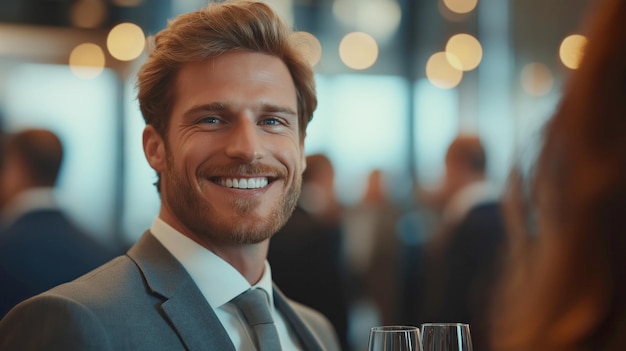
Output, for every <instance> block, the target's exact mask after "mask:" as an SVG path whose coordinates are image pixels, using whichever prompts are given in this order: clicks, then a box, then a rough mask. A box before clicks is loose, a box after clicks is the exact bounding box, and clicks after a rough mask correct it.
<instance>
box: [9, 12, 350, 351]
mask: <svg viewBox="0 0 626 351" xmlns="http://www.w3.org/2000/svg"><path fill="white" fill-rule="evenodd" d="M289 34H290V33H289V31H288V30H287V29H286V27H285V26H284V24H283V23H282V22H281V21H280V19H279V18H278V17H277V15H276V14H275V13H274V12H272V10H271V9H270V8H269V7H268V6H267V5H265V4H263V3H260V2H224V3H213V4H210V5H209V6H208V7H207V8H206V9H204V10H201V11H196V12H193V13H190V14H186V15H182V16H179V17H178V18H177V19H175V20H174V21H172V22H170V23H169V25H168V28H166V29H165V30H163V31H162V32H160V33H159V34H158V35H157V36H156V38H155V47H154V49H153V50H152V52H151V54H150V56H149V58H148V60H147V62H146V63H145V64H144V66H143V67H142V68H141V70H140V72H139V76H138V88H139V92H138V98H139V103H140V108H141V111H142V113H143V116H144V119H145V120H146V123H147V125H146V128H145V130H144V134H143V146H144V151H145V155H146V158H147V160H148V162H149V164H150V165H151V167H152V168H153V169H154V170H155V171H156V172H157V174H158V176H159V179H158V180H157V187H158V189H159V190H160V195H161V209H160V212H159V215H158V217H157V218H156V219H155V220H154V222H153V225H152V227H151V228H150V230H149V231H147V232H146V233H145V234H144V235H143V237H142V238H141V239H140V240H139V241H138V242H137V243H136V244H135V245H134V246H133V247H132V248H131V249H130V250H129V251H128V253H127V255H126V256H122V257H119V258H116V259H115V260H113V261H112V262H110V263H108V264H106V265H104V266H102V267H101V268H99V269H97V270H95V271H93V272H92V273H91V274H88V275H86V276H85V277H82V278H81V279H78V280H76V281H74V282H71V283H69V284H66V285H61V286H59V287H57V288H55V289H53V290H51V291H49V292H47V293H44V294H43V295H39V296H38V297H35V298H34V299H31V300H28V301H27V302H25V303H23V304H21V305H18V306H17V307H16V308H15V309H13V310H12V311H11V312H10V313H9V314H8V315H7V316H6V317H5V318H4V319H3V320H2V321H1V322H0V349H2V350H17V349H19V350H31V349H39V348H46V349H62V350H254V349H255V347H256V348H263V347H264V346H263V345H264V344H265V342H266V341H268V339H269V338H266V337H264V336H263V335H265V334H260V333H258V334H257V333H256V331H255V330H253V329H252V328H251V327H248V326H247V324H246V320H248V315H247V313H246V311H245V309H244V308H240V307H238V306H237V305H236V301H238V300H239V297H240V296H242V294H245V293H246V292H247V291H248V290H250V289H253V290H252V291H258V290H257V289H262V290H263V291H265V293H267V295H266V297H267V298H266V299H265V305H266V306H267V305H268V300H269V302H270V303H269V305H270V306H271V309H272V317H273V321H274V323H275V325H276V329H275V330H274V333H277V334H278V338H279V340H280V346H273V347H271V349H273V350H279V349H281V348H282V349H284V350H337V349H338V342H337V338H336V335H335V333H334V331H333V329H332V327H331V325H330V323H329V322H328V320H326V319H325V318H324V317H323V316H322V315H321V314H320V313H318V312H316V311H313V310H311V309H309V308H306V307H304V306H302V305H299V304H297V303H295V302H292V301H290V300H287V299H286V298H285V296H284V295H283V294H282V293H281V292H280V291H279V290H278V289H277V288H276V287H273V286H272V282H271V271H270V267H269V264H268V263H267V262H266V255H267V251H268V244H269V239H270V237H271V236H272V234H274V233H275V232H276V231H278V229H279V228H280V227H281V226H282V225H283V224H284V223H285V222H286V220H287V218H288V217H289V215H290V214H291V212H292V210H293V208H294V206H295V204H296V201H297V198H298V195H299V192H300V183H301V175H302V172H303V170H304V168H305V158H304V150H303V145H304V135H305V129H306V125H307V123H308V121H309V120H310V118H311V116H312V113H313V111H314V109H315V107H316V104H317V100H316V96H315V92H314V91H315V85H314V81H313V72H312V69H311V67H310V65H309V64H308V63H306V61H305V60H304V58H303V57H302V56H301V55H300V53H299V52H297V50H296V49H295V46H294V45H293V43H291V42H290V36H289ZM255 329H256V327H255ZM272 339H275V338H272Z"/></svg>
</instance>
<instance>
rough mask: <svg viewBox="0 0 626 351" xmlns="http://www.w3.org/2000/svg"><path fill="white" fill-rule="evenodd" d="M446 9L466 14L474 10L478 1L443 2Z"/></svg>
mask: <svg viewBox="0 0 626 351" xmlns="http://www.w3.org/2000/svg"><path fill="white" fill-rule="evenodd" d="M443 3H444V4H445V5H446V7H447V8H448V9H449V10H450V11H452V12H455V13H468V12H471V11H472V10H474V9H475V8H476V5H477V4H478V0H443Z"/></svg>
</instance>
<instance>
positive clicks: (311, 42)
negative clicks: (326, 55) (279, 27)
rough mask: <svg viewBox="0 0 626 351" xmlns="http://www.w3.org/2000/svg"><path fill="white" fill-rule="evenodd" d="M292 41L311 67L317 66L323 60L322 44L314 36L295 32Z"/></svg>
mask: <svg viewBox="0 0 626 351" xmlns="http://www.w3.org/2000/svg"><path fill="white" fill-rule="evenodd" d="M292 39H293V41H294V43H295V46H296V47H297V48H298V49H299V50H300V51H301V52H302V54H303V55H304V57H305V58H306V59H307V61H308V62H309V63H310V64H311V66H315V65H316V64H317V63H318V62H319V61H320V60H321V59H322V44H320V41H319V40H317V38H316V37H315V36H314V35H313V34H311V33H308V32H295V33H293V35H292Z"/></svg>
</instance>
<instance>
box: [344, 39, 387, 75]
mask: <svg viewBox="0 0 626 351" xmlns="http://www.w3.org/2000/svg"><path fill="white" fill-rule="evenodd" d="M339 57H340V58H341V61H342V62H343V63H344V64H345V65H346V66H348V67H350V68H352V69H357V70H363V69H366V68H369V67H371V66H372V65H373V64H374V63H375V62H376V59H378V44H376V40H374V38H372V37H371V36H370V35H368V34H366V33H363V32H353V33H349V34H347V35H346V36H345V37H343V39H341V42H340V43H339Z"/></svg>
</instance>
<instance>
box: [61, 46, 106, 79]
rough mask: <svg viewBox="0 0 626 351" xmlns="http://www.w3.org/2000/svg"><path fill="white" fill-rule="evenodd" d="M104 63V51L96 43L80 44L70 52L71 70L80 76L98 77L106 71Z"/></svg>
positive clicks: (86, 77) (87, 77) (85, 77)
mask: <svg viewBox="0 0 626 351" xmlns="http://www.w3.org/2000/svg"><path fill="white" fill-rule="evenodd" d="M104 63H105V57H104V51H103V50H102V49H101V48H100V47H99V46H98V45H96V44H92V43H84V44H80V45H78V46H76V47H75V48H74V50H72V52H71V53H70V62H69V64H70V70H71V71H72V73H74V75H75V76H77V77H78V78H83V79H92V78H96V77H97V76H99V75H100V74H101V73H102V71H104Z"/></svg>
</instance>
